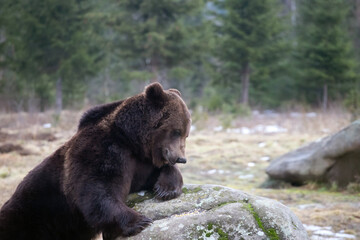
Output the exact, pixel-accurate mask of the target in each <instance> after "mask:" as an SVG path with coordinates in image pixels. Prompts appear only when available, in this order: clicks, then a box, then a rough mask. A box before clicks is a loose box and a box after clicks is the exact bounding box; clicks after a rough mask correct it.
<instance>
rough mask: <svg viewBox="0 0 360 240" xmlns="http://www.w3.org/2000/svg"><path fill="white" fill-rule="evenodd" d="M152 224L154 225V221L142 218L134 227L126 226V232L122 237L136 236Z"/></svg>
mask: <svg viewBox="0 0 360 240" xmlns="http://www.w3.org/2000/svg"><path fill="white" fill-rule="evenodd" d="M152 223H153V221H152V220H151V219H150V218H147V217H145V216H141V218H140V220H138V221H137V222H135V223H134V224H133V225H130V226H126V229H124V231H123V233H122V234H121V235H122V236H123V237H130V236H133V235H136V234H138V233H140V232H141V231H142V230H144V229H145V228H146V227H147V226H149V225H150V224H152Z"/></svg>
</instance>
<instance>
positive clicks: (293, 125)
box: [0, 111, 360, 240]
mask: <svg viewBox="0 0 360 240" xmlns="http://www.w3.org/2000/svg"><path fill="white" fill-rule="evenodd" d="M79 118H80V114H79V113H71V112H64V113H63V114H62V116H61V119H59V118H58V117H56V116H55V115H52V114H51V113H46V114H24V113H18V114H0V192H1V195H0V205H2V204H3V203H4V202H5V201H6V200H7V199H8V198H9V197H10V196H11V194H12V193H13V191H14V190H15V188H16V186H17V184H18V183H19V182H20V181H21V179H22V178H23V177H24V176H25V175H26V173H27V172H28V171H29V170H31V169H32V168H33V167H34V166H35V165H37V164H38V163H39V162H41V161H42V159H43V158H44V157H46V156H47V155H49V154H50V153H52V152H53V151H54V150H56V149H57V148H58V147H59V146H61V145H62V144H63V143H64V142H65V141H67V140H68V139H69V138H70V137H71V136H72V135H73V134H74V133H75V131H76V125H77V121H78V119H79ZM193 119H194V121H193V123H194V125H193V127H192V132H191V135H190V137H189V139H188V142H187V156H188V163H187V164H186V165H182V166H181V170H182V173H183V176H184V181H185V183H188V184H189V183H194V184H197V183H198V184H205V183H206V184H218V185H224V186H228V187H231V188H235V189H241V190H243V191H245V192H249V193H251V194H256V195H259V196H264V197H268V198H272V199H276V200H278V201H280V202H281V203H283V204H285V205H287V206H289V207H290V208H291V209H292V211H293V212H294V213H295V214H296V215H297V216H298V217H299V218H300V220H301V221H302V223H303V224H304V226H305V228H306V229H307V231H308V233H309V235H310V237H311V239H332V240H340V239H360V227H359V226H360V190H359V189H358V186H357V185H355V186H353V188H349V189H339V188H338V187H337V186H325V185H322V184H318V183H312V182H311V183H308V184H307V185H305V186H301V187H295V186H289V185H286V184H284V185H282V186H280V189H264V188H260V185H261V184H262V183H263V182H265V181H266V179H267V176H266V174H265V168H266V167H267V166H268V164H269V162H270V161H271V160H272V159H274V158H275V157H277V156H280V155H282V154H284V153H286V152H288V151H290V150H293V149H295V148H297V147H299V146H301V145H303V144H305V143H307V142H310V141H314V140H317V139H319V138H321V137H324V136H326V135H328V134H330V133H334V132H336V131H338V130H339V129H341V128H342V127H345V126H346V125H347V124H349V123H350V121H349V116H348V115H347V114H346V113H344V112H341V111H334V112H331V113H327V114H321V113H315V112H301V113H299V112H291V113H287V114H277V113H275V112H271V111H266V112H261V113H260V112H253V114H252V116H251V117H247V118H232V117H229V116H226V117H224V116H221V117H213V116H209V115H207V114H206V113H199V112H196V113H193Z"/></svg>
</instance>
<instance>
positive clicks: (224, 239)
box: [199, 223, 229, 240]
mask: <svg viewBox="0 0 360 240" xmlns="http://www.w3.org/2000/svg"><path fill="white" fill-rule="evenodd" d="M204 234H205V239H206V238H209V237H211V236H212V235H214V234H216V235H218V236H219V237H218V240H229V235H228V234H227V233H226V232H224V230H222V229H221V227H220V226H218V225H215V224H213V223H209V224H208V225H207V226H206V227H205V229H203V230H201V231H200V237H199V239H202V240H204Z"/></svg>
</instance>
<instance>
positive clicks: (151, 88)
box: [145, 82, 167, 105]
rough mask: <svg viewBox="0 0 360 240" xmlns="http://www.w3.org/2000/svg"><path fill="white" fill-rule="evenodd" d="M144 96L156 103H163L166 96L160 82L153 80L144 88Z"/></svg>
mask: <svg viewBox="0 0 360 240" xmlns="http://www.w3.org/2000/svg"><path fill="white" fill-rule="evenodd" d="M145 98H146V99H148V100H149V101H150V102H152V103H155V104H156V105H163V104H164V103H165V101H166V99H167V96H166V93H165V92H164V89H163V87H162V86H161V84H160V83H158V82H155V83H152V84H150V85H148V86H147V87H146V88H145Z"/></svg>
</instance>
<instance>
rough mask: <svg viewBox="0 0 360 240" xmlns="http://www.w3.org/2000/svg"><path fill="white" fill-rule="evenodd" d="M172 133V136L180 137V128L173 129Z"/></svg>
mask: <svg viewBox="0 0 360 240" xmlns="http://www.w3.org/2000/svg"><path fill="white" fill-rule="evenodd" d="M172 134H173V136H175V137H180V136H181V130H179V129H176V130H174V131H173V133H172Z"/></svg>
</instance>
